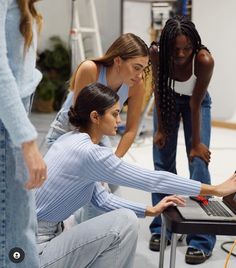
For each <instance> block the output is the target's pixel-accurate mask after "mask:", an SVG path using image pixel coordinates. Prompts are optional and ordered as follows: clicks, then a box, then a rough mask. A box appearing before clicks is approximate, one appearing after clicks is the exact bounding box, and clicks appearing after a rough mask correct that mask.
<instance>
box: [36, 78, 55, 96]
mask: <svg viewBox="0 0 236 268" xmlns="http://www.w3.org/2000/svg"><path fill="white" fill-rule="evenodd" d="M56 88H57V86H56V84H55V83H54V82H53V81H52V80H51V79H49V78H48V77H47V76H46V75H44V76H43V79H42V81H41V82H40V84H39V85H38V88H37V98H39V99H42V100H44V101H49V100H53V99H54V97H55V91H56Z"/></svg>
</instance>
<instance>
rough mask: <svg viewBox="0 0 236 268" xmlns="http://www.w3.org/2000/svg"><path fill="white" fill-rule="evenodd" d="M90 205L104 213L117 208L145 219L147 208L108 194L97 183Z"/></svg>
mask: <svg viewBox="0 0 236 268" xmlns="http://www.w3.org/2000/svg"><path fill="white" fill-rule="evenodd" d="M91 203H92V204H93V205H94V206H95V207H98V208H99V209H102V210H104V211H111V210H114V209H119V208H127V209H131V210H133V211H134V212H135V214H136V215H137V217H139V218H144V217H145V211H146V208H147V205H145V204H142V203H137V202H132V201H129V200H126V199H123V198H121V197H118V196H116V195H114V194H112V193H108V192H107V190H106V189H105V188H104V187H103V186H102V185H101V183H99V182H97V183H95V187H94V191H93V196H92V199H91Z"/></svg>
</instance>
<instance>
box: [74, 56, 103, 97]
mask: <svg viewBox="0 0 236 268" xmlns="http://www.w3.org/2000/svg"><path fill="white" fill-rule="evenodd" d="M97 76H98V67H97V65H96V64H95V63H94V62H93V61H91V60H86V61H84V62H83V63H81V65H80V67H79V68H78V69H77V72H76V76H75V83H74V88H73V91H74V101H75V100H76V98H77V96H78V94H79V92H80V91H81V89H82V88H84V87H85V86H87V85H89V84H91V83H94V82H96V81H97Z"/></svg>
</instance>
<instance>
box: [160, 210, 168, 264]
mask: <svg viewBox="0 0 236 268" xmlns="http://www.w3.org/2000/svg"><path fill="white" fill-rule="evenodd" d="M161 219H162V225H161V245H160V256H159V268H163V267H164V254H165V246H166V221H165V218H164V217H163V216H162V215H161Z"/></svg>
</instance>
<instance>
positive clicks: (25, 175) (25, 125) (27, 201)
mask: <svg viewBox="0 0 236 268" xmlns="http://www.w3.org/2000/svg"><path fill="white" fill-rule="evenodd" d="M35 2H36V0H7V1H6V0H0V40H1V41H0V62H1V64H0V245H1V246H0V267H8V268H13V267H19V268H26V267H30V268H38V267H39V262H38V254H37V250H36V240H35V230H36V215H35V205H34V194H33V192H32V190H31V189H32V188H37V187H40V186H41V185H42V183H43V182H44V180H45V179H46V165H45V163H44V161H43V158H42V156H41V154H40V152H39V150H38V146H37V142H36V138H37V132H36V130H35V128H34V126H33V125H32V124H31V122H30V120H29V118H28V112H29V110H30V106H31V105H30V103H31V100H32V94H33V92H34V90H35V88H36V86H37V85H38V83H39V81H40V80H41V77H42V76H41V73H40V72H39V71H38V70H36V68H35V63H36V45H37V31H38V30H39V29H40V24H41V16H40V15H39V14H38V13H37V11H36V9H35ZM30 190H31V191H30Z"/></svg>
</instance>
